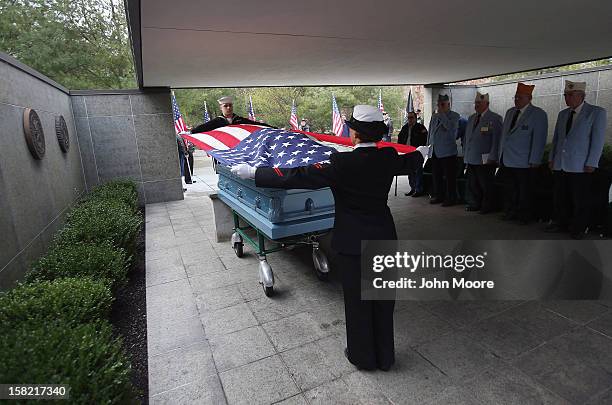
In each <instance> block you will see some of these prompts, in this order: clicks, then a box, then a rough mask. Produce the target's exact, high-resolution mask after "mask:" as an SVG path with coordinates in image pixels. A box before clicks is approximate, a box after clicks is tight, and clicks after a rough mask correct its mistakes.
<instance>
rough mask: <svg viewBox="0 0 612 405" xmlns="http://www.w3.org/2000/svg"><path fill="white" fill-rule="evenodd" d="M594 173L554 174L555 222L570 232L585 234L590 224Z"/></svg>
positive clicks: (558, 172) (556, 172) (557, 172)
mask: <svg viewBox="0 0 612 405" xmlns="http://www.w3.org/2000/svg"><path fill="white" fill-rule="evenodd" d="M592 183H593V174H592V173H567V172H564V171H560V170H555V171H554V172H553V205H554V220H555V221H556V222H557V223H558V224H559V225H561V226H565V227H568V228H569V230H570V232H584V231H585V229H586V228H587V226H588V225H589V223H590V219H591V208H592V201H593V200H592V198H591V193H592V187H591V186H592Z"/></svg>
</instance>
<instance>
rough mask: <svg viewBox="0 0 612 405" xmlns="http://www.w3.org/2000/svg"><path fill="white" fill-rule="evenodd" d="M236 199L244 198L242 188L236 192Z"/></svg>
mask: <svg viewBox="0 0 612 405" xmlns="http://www.w3.org/2000/svg"><path fill="white" fill-rule="evenodd" d="M236 197H238V198H242V189H241V188H238V190H236Z"/></svg>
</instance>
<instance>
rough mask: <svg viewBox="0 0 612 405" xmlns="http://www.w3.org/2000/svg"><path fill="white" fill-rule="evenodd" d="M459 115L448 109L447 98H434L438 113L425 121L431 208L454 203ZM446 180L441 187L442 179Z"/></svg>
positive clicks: (455, 195)
mask: <svg viewBox="0 0 612 405" xmlns="http://www.w3.org/2000/svg"><path fill="white" fill-rule="evenodd" d="M459 118H460V117H459V114H457V113H456V112H454V111H451V109H450V100H449V97H448V95H446V94H440V95H439V96H438V112H437V113H435V114H433V115H432V116H431V121H429V135H428V137H427V145H430V146H431V147H430V148H429V157H430V158H431V171H432V177H433V198H432V199H431V200H430V201H429V202H430V203H431V204H439V203H442V206H444V207H448V206H451V205H454V204H455V203H456V201H457V130H458V128H459ZM444 177H445V178H446V184H444V180H443V178H444Z"/></svg>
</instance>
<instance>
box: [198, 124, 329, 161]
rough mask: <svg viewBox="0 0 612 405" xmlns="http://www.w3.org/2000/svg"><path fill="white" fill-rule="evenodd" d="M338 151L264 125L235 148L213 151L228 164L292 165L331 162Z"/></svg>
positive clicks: (294, 133) (218, 159)
mask: <svg viewBox="0 0 612 405" xmlns="http://www.w3.org/2000/svg"><path fill="white" fill-rule="evenodd" d="M336 151H337V150H336V149H335V148H332V147H329V146H325V145H321V144H320V143H319V142H317V141H314V140H313V139H311V138H310V137H308V136H307V135H305V134H302V133H300V132H296V131H286V130H283V129H275V128H267V127H264V128H260V129H257V130H256V131H253V132H252V133H251V135H250V136H249V137H247V138H246V139H244V140H242V141H241V142H240V143H239V144H238V145H236V146H235V147H234V148H232V149H229V150H215V151H211V152H209V154H210V155H211V156H212V157H214V158H215V159H217V161H218V162H219V163H221V164H222V165H225V166H234V165H237V164H240V163H247V164H249V165H251V166H255V167H259V166H264V167H278V168H289V167H299V166H307V165H310V164H314V163H329V157H330V156H331V154H332V153H334V152H336Z"/></svg>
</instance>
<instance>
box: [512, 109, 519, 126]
mask: <svg viewBox="0 0 612 405" xmlns="http://www.w3.org/2000/svg"><path fill="white" fill-rule="evenodd" d="M520 113H521V110H519V109H517V110H516V111H515V112H514V117H512V124H510V129H512V128H514V126H515V125H516V120H517V119H518V116H519V114H520Z"/></svg>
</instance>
